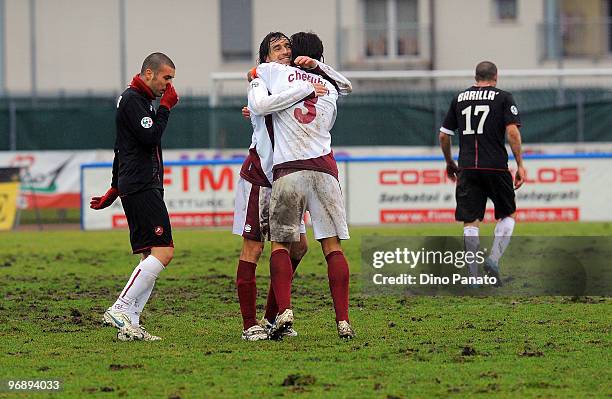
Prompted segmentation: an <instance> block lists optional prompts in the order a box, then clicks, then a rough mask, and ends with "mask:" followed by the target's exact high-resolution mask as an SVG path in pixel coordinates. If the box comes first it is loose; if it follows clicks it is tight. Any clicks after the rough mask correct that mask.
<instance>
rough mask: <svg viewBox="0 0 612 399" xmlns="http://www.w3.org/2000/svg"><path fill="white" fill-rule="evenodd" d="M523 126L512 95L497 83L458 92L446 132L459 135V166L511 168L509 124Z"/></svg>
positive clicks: (449, 115) (446, 121)
mask: <svg viewBox="0 0 612 399" xmlns="http://www.w3.org/2000/svg"><path fill="white" fill-rule="evenodd" d="M511 124H514V125H517V126H520V125H521V120H520V117H519V112H518V107H517V106H516V103H515V102H514V98H513V97H512V94H510V93H508V92H506V91H503V90H500V89H498V88H496V87H493V86H472V87H470V88H468V89H466V90H464V91H462V92H460V93H459V94H457V95H456V96H455V97H454V98H453V100H452V102H451V104H450V107H449V109H448V113H447V114H446V118H445V119H444V123H443V124H442V127H441V128H440V131H441V132H442V133H446V134H448V135H455V132H457V134H458V135H459V167H460V168H463V169H499V170H507V169H508V152H507V151H506V147H505V142H506V126H508V125H511Z"/></svg>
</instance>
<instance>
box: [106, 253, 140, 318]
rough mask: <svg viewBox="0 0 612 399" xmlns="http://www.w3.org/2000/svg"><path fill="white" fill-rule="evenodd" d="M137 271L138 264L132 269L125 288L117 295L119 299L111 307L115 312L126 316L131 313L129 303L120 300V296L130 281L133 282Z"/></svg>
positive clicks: (138, 268)
mask: <svg viewBox="0 0 612 399" xmlns="http://www.w3.org/2000/svg"><path fill="white" fill-rule="evenodd" d="M141 263H142V261H141ZM139 270H140V263H139V264H138V265H137V266H136V267H135V268H134V271H133V272H132V275H131V276H130V278H129V279H128V281H127V283H126V284H125V286H124V287H123V289H122V290H121V293H120V294H119V297H118V298H117V300H116V301H115V303H114V304H113V306H112V307H111V308H112V309H113V310H114V311H115V312H120V313H126V314H128V315H129V314H131V313H133V309H132V306H131V304H130V303H129V301H128V300H127V299H125V298H121V295H122V294H123V292H124V291H125V290H126V289H127V288H128V286H129V285H130V283H131V282H132V280H134V277H135V276H136V273H138V271H139Z"/></svg>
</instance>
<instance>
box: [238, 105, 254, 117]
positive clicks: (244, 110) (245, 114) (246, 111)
mask: <svg viewBox="0 0 612 399" xmlns="http://www.w3.org/2000/svg"><path fill="white" fill-rule="evenodd" d="M240 113H242V116H243V117H245V118H247V119H248V118H250V117H251V111H249V109H248V108H247V107H242V109H241V110H240Z"/></svg>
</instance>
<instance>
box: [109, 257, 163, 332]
mask: <svg viewBox="0 0 612 399" xmlns="http://www.w3.org/2000/svg"><path fill="white" fill-rule="evenodd" d="M162 270H164V265H163V264H162V263H161V262H160V261H159V259H157V258H156V257H154V256H153V255H149V256H147V258H146V259H145V260H143V261H142V262H140V264H139V265H138V266H136V268H135V269H134V272H133V273H132V275H131V276H130V279H129V280H128V282H127V284H126V285H125V288H124V289H123V291H122V292H121V295H119V298H117V301H116V302H115V304H114V305H113V309H114V310H116V311H121V312H124V313H127V314H128V315H129V316H130V319H131V321H132V324H135V325H138V323H139V315H140V311H139V309H142V308H144V306H145V305H146V303H147V301H148V300H149V296H150V295H151V292H152V291H153V287H154V286H155V280H156V279H157V276H158V275H159V273H160V272H161V271H162Z"/></svg>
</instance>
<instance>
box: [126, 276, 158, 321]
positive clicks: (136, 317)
mask: <svg viewBox="0 0 612 399" xmlns="http://www.w3.org/2000/svg"><path fill="white" fill-rule="evenodd" d="M153 287H155V284H154V285H152V286H151V287H150V288H149V289H148V290H147V291H145V292H144V293H143V294H142V295H141V296H140V297H139V298H137V299H136V303H135V304H134V313H133V314H131V315H130V318H131V319H132V324H134V325H137V326H139V325H140V314H141V313H142V310H143V309H144V307H145V305H146V304H147V302H148V301H149V297H150V296H151V293H152V292H153Z"/></svg>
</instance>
